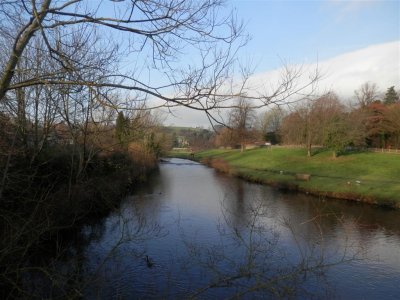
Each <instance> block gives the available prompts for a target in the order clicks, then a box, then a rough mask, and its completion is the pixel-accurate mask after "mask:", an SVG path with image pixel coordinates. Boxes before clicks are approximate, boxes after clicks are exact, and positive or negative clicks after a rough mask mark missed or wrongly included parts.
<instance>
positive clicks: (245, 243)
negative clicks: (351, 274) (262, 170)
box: [30, 180, 368, 298]
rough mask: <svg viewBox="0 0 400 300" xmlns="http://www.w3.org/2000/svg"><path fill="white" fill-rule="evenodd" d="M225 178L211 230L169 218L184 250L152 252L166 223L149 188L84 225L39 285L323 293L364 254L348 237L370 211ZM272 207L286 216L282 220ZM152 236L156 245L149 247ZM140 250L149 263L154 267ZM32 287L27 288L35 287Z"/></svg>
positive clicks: (92, 291)
mask: <svg viewBox="0 0 400 300" xmlns="http://www.w3.org/2000/svg"><path fill="white" fill-rule="evenodd" d="M228 182H230V183H229V184H228ZM225 183H226V184H225V187H227V190H228V191H227V192H226V198H225V199H224V201H223V202H222V203H221V208H222V212H221V218H220V220H219V222H218V224H216V227H217V230H216V232H217V234H218V236H217V237H213V238H212V239H211V240H209V239H202V238H201V237H199V238H198V237H197V236H196V235H195V234H194V231H193V228H187V227H185V226H187V224H188V222H180V221H179V220H170V222H169V223H168V226H170V225H171V224H174V222H175V224H178V226H179V225H180V226H181V228H179V230H180V231H181V233H183V234H181V235H180V237H181V240H176V241H174V242H172V243H176V245H177V247H181V248H182V249H181V250H180V251H177V252H175V253H174V252H171V253H170V254H169V257H168V256H167V257H168V258H167V260H165V259H162V257H161V256H162V255H164V254H163V253H160V252H158V251H163V250H162V249H163V248H162V245H163V243H164V241H166V242H167V241H168V238H169V237H170V235H169V236H166V235H167V234H168V233H170V234H172V233H171V232H168V231H167V230H170V229H172V227H167V228H164V227H163V225H164V224H159V223H158V221H159V218H158V216H159V213H160V212H159V211H160V202H162V200H161V199H160V197H158V196H157V191H158V188H153V189H152V190H151V193H152V194H151V195H147V196H145V195H142V196H141V197H142V198H140V197H139V196H138V197H137V198H132V199H128V201H127V202H125V204H124V205H123V206H122V208H121V211H120V212H115V213H114V215H112V216H110V217H109V218H108V219H107V220H106V221H105V222H102V223H100V224H101V225H98V226H97V227H96V226H92V227H87V228H85V229H84V230H83V231H82V236H83V237H84V238H86V239H87V240H86V241H85V242H82V243H78V245H76V246H77V247H72V248H71V249H72V250H71V251H72V252H74V254H73V255H71V256H70V257H69V259H64V260H62V259H61V260H59V261H58V262H57V263H54V264H53V265H52V266H51V267H48V266H46V269H45V268H44V270H45V271H46V272H49V274H51V276H52V282H51V285H50V286H51V287H50V288H47V289H46V284H45V283H47V281H43V282H42V283H41V288H42V292H44V294H43V295H45V296H48V297H53V296H59V295H61V296H62V297H70V296H71V297H77V296H79V295H83V296H84V297H89V298H90V297H92V298H97V297H102V298H104V297H111V296H120V297H128V298H131V297H142V298H143V297H144V298H160V297H170V298H176V297H183V298H231V297H232V298H235V297H239V298H246V297H248V298H268V297H269V298H278V297H282V298H290V297H313V296H315V297H328V296H332V295H331V294H329V293H330V292H332V291H331V290H330V288H329V284H328V283H329V281H328V280H327V279H326V277H325V274H326V271H327V270H328V269H329V268H332V267H333V268H334V267H335V266H337V265H338V264H344V263H348V262H351V261H352V260H354V259H359V258H360V257H362V250H363V249H362V245H363V243H359V241H360V240H359V239H357V242H356V243H354V244H352V243H351V242H350V240H349V239H347V238H348V237H349V236H350V235H354V227H355V231H356V232H357V234H360V237H359V238H360V239H362V234H363V232H362V230H366V229H365V226H363V225H362V222H367V220H368V218H367V219H364V216H363V215H361V216H359V217H358V218H357V217H356V211H355V210H354V211H353V212H352V211H351V209H350V212H345V211H343V206H340V205H339V204H338V205H337V206H336V205H327V202H324V201H318V200H317V199H312V200H310V198H307V199H306V198H304V199H301V197H299V198H298V199H296V198H294V197H291V198H290V199H286V198H285V197H286V196H285V195H280V196H279V197H280V199H278V200H276V199H271V197H273V196H276V195H274V193H275V192H274V191H273V190H271V189H267V188H264V187H260V186H256V185H249V184H247V183H245V182H243V181H241V180H237V181H236V180H233V181H232V180H228V181H227V182H225ZM229 189H230V191H229ZM291 196H293V195H291ZM346 207H347V206H346ZM278 212H281V213H282V212H285V214H284V215H286V216H291V217H290V219H288V218H286V219H281V220H280V222H279V218H278V217H277V213H278ZM366 215H367V216H368V214H366ZM176 217H177V218H179V217H180V216H179V214H177V215H176ZM360 221H362V222H361V225H360ZM189 223H190V220H189ZM207 228H208V227H207ZM360 228H361V229H360ZM157 240H160V241H161V242H160V244H161V249H158V250H152V249H151V248H149V247H150V246H148V245H150V244H151V243H154V241H157ZM169 243H171V242H170V241H169ZM332 245H333V246H332ZM360 245H361V247H360ZM365 245H366V243H365ZM328 246H329V248H328ZM165 249H167V247H166V248H165ZM146 255H149V258H150V260H151V261H152V263H153V264H154V265H152V267H151V268H150V267H149V266H148V264H147V262H146V260H145V257H146ZM60 266H61V267H60ZM33 281H34V280H33ZM30 282H32V280H30ZM38 286H39V287H40V285H39V284H36V286H32V288H31V291H33V290H35V289H36V290H40V289H37V287H38ZM39 295H40V294H39Z"/></svg>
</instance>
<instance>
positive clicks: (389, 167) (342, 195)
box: [170, 147, 400, 208]
mask: <svg viewBox="0 0 400 300" xmlns="http://www.w3.org/2000/svg"><path fill="white" fill-rule="evenodd" d="M170 155H171V156H173V157H181V158H188V159H194V160H197V161H200V162H203V163H205V164H207V165H209V166H211V167H213V168H215V169H217V170H219V171H222V172H225V173H229V174H231V175H234V176H238V177H241V178H243V179H246V180H248V181H252V182H258V183H262V184H269V185H273V186H276V187H278V188H282V189H289V190H297V191H301V192H305V193H309V194H313V195H317V196H322V197H330V198H337V199H346V200H353V201H359V202H366V203H371V204H376V205H380V206H386V207H391V208H400V172H399V170H400V156H399V155H396V154H386V153H371V152H363V153H350V154H346V155H342V156H339V157H337V158H332V153H331V152H330V151H320V152H318V153H316V154H314V155H313V156H312V157H307V155H306V150H305V149H302V148H284V147H271V148H259V149H252V150H247V151H245V152H244V153H240V151H239V150H222V149H218V150H207V151H202V152H197V153H195V154H192V155H191V154H190V153H171V154H170Z"/></svg>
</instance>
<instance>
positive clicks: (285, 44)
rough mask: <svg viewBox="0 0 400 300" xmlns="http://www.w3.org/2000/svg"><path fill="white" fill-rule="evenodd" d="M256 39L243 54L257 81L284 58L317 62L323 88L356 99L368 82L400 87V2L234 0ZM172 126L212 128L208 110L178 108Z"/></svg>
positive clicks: (382, 88) (232, 3) (272, 72)
mask: <svg viewBox="0 0 400 300" xmlns="http://www.w3.org/2000/svg"><path fill="white" fill-rule="evenodd" d="M230 8H232V9H234V10H235V12H236V14H237V16H238V18H239V19H241V20H243V22H244V23H245V25H246V31H247V32H248V33H249V35H250V37H251V40H250V41H249V43H248V44H247V45H246V47H244V48H243V49H241V52H239V54H238V55H239V58H240V59H241V60H243V61H251V63H252V64H253V66H254V76H253V78H252V79H253V80H271V81H273V80H274V76H275V77H276V73H277V72H276V71H277V70H279V68H280V67H281V65H282V61H285V62H289V63H291V64H303V65H307V66H311V67H312V66H315V65H316V64H317V63H318V67H319V69H320V70H321V71H322V73H323V75H324V79H323V80H322V81H321V82H320V86H321V90H327V89H330V90H333V91H335V92H336V93H338V94H339V95H340V96H341V97H342V98H343V99H344V100H346V101H347V100H351V98H352V97H353V94H354V90H356V89H357V88H358V87H359V86H360V85H361V84H362V83H364V82H367V81H370V82H373V83H376V84H377V85H378V87H379V88H380V91H381V92H384V91H385V90H386V89H387V88H388V87H390V86H392V85H394V86H396V89H398V90H399V89H400V1H397V0H396V1H372V0H371V1H364V0H362V1H361V0H359V1H333V0H326V1H322V0H321V1H317V0H315V1H286V0H280V1H278V0H258V1H256V0H240V1H239V0H236V1H233V0H230V1H228V2H227V9H230ZM174 115H175V116H169V117H168V118H167V119H166V120H165V124H166V125H172V124H173V125H176V126H192V127H197V126H201V127H205V128H208V127H209V123H208V121H207V119H206V118H205V116H204V115H203V114H202V113H199V112H194V111H189V110H187V109H183V108H182V109H177V110H175V111H174Z"/></svg>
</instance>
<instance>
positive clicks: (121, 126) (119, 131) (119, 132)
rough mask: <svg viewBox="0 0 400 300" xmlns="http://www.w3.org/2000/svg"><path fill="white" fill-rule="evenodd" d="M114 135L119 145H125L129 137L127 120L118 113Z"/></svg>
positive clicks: (121, 113)
mask: <svg viewBox="0 0 400 300" xmlns="http://www.w3.org/2000/svg"><path fill="white" fill-rule="evenodd" d="M115 134H116V137H117V140H118V142H119V143H120V144H123V143H126V142H127V140H128V135H129V119H128V118H126V117H125V116H124V113H123V112H122V111H120V112H119V113H118V117H117V121H116V124H115Z"/></svg>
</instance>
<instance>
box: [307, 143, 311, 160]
mask: <svg viewBox="0 0 400 300" xmlns="http://www.w3.org/2000/svg"><path fill="white" fill-rule="evenodd" d="M307 156H308V157H311V144H307Z"/></svg>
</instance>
